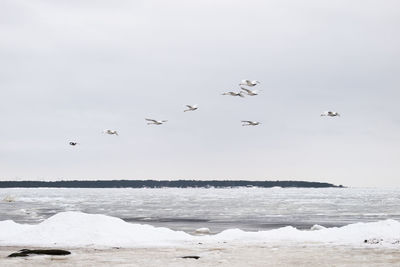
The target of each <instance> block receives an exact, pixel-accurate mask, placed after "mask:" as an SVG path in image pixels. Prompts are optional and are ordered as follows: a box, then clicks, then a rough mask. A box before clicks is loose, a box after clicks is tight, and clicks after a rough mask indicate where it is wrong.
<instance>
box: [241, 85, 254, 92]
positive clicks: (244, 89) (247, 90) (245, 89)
mask: <svg viewBox="0 0 400 267" xmlns="http://www.w3.org/2000/svg"><path fill="white" fill-rule="evenodd" d="M240 89H242V90H243V91H246V92H247V93H251V90H249V89H247V88H244V87H242V86H240Z"/></svg>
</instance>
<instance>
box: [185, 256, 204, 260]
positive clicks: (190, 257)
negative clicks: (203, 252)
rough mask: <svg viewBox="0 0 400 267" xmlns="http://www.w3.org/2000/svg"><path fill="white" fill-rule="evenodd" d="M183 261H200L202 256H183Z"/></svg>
mask: <svg viewBox="0 0 400 267" xmlns="http://www.w3.org/2000/svg"><path fill="white" fill-rule="evenodd" d="M182 259H195V260H198V259H200V256H183V257H182Z"/></svg>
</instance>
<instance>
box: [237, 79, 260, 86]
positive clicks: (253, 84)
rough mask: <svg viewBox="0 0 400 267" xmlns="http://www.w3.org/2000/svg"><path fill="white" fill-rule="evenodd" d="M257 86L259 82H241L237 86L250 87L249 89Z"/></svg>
mask: <svg viewBox="0 0 400 267" xmlns="http://www.w3.org/2000/svg"><path fill="white" fill-rule="evenodd" d="M257 84H260V82H259V81H250V80H242V81H241V82H240V83H239V85H246V86H250V87H253V86H256V85H257Z"/></svg>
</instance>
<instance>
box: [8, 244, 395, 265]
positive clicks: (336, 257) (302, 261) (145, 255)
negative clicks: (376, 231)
mask: <svg viewBox="0 0 400 267" xmlns="http://www.w3.org/2000/svg"><path fill="white" fill-rule="evenodd" d="M22 248H27V247H5V246H3V247H0V265H1V266H7V267H8V266H10V267H13V266H21V265H28V266H44V265H46V266H47V265H48V264H53V265H56V266H167V267H168V266H229V267H236V266H394V265H396V264H399V263H400V254H399V253H398V249H389V248H383V247H364V248H354V247H349V246H323V245H318V244H312V243H308V244H302V245H300V244H297V245H287V246H284V245H282V244H271V243H268V244H258V245H245V244H230V243H219V244H213V245H207V244H195V245H192V246H188V247H178V248H176V247H165V248H157V247H152V248H119V249H118V248H110V249H94V248H71V249H69V251H71V252H72V254H71V255H68V256H30V257H25V258H7V256H8V255H9V254H11V253H13V252H15V251H18V250H20V249H22ZM64 249H68V248H64ZM183 256H200V259H198V260H196V259H183V258H182V257H183Z"/></svg>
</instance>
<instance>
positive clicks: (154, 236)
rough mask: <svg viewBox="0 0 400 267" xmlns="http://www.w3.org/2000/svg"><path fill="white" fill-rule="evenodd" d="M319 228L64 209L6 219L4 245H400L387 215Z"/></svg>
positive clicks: (1, 227)
mask: <svg viewBox="0 0 400 267" xmlns="http://www.w3.org/2000/svg"><path fill="white" fill-rule="evenodd" d="M313 229H314V230H298V229H296V228H294V227H292V226H287V227H282V228H278V229H274V230H268V231H258V232H246V231H242V230H240V229H228V230H225V231H223V232H221V233H218V234H216V235H200V236H199V235H191V234H188V233H185V232H182V231H173V230H171V229H168V228H164V227H154V226H151V225H146V224H133V223H128V222H125V221H123V220H122V219H120V218H116V217H111V216H106V215H101V214H87V213H82V212H61V213H58V214H56V215H54V216H52V217H50V218H48V219H47V220H45V221H43V222H41V223H39V224H35V225H28V224H18V223H15V222H13V221H11V220H6V221H0V246H38V247H65V246H68V247H121V248H135V247H185V246H191V245H193V244H196V243H206V244H210V245H211V244H218V243H220V242H229V243H231V244H232V243H235V244H236V243H238V244H242V245H243V244H249V245H254V244H263V243H278V244H279V243H281V244H283V245H284V246H286V244H291V243H293V244H304V243H317V244H320V245H349V246H353V247H364V246H365V245H374V244H364V241H365V240H372V242H370V243H377V244H375V245H379V246H383V247H387V248H398V247H399V246H400V222H398V221H396V220H384V221H378V222H371V223H354V224H349V225H346V226H343V227H332V228H325V227H321V226H314V227H313Z"/></svg>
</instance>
